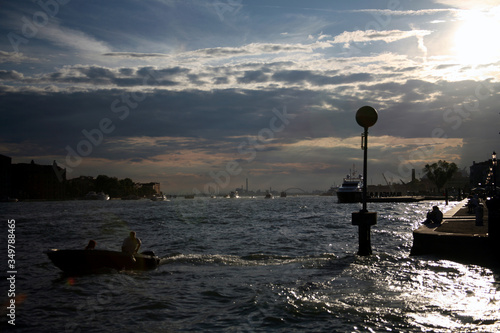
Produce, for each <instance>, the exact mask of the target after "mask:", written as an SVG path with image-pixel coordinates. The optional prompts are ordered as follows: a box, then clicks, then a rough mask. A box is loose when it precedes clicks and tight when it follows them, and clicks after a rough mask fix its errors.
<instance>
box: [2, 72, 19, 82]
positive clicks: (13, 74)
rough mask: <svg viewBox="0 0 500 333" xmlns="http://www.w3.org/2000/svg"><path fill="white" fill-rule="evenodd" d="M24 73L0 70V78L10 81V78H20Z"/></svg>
mask: <svg viewBox="0 0 500 333" xmlns="http://www.w3.org/2000/svg"><path fill="white" fill-rule="evenodd" d="M23 78H24V75H23V74H22V73H19V72H16V71H6V70H0V80H5V81H11V80H22V79H23Z"/></svg>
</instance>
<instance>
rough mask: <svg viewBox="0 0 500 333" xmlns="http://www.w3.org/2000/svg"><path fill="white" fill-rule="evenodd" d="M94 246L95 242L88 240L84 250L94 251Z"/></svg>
mask: <svg viewBox="0 0 500 333" xmlns="http://www.w3.org/2000/svg"><path fill="white" fill-rule="evenodd" d="M96 245H97V242H96V241H95V240H90V241H89V243H88V244H87V246H86V247H85V250H94V249H95V246H96Z"/></svg>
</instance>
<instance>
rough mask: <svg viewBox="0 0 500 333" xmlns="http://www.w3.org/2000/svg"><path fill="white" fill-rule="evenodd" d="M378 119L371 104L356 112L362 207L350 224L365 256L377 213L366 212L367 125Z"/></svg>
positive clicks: (353, 215)
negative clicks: (360, 129) (355, 228)
mask: <svg viewBox="0 0 500 333" xmlns="http://www.w3.org/2000/svg"><path fill="white" fill-rule="evenodd" d="M377 119H378V113H377V110H375V109H374V108H372V107H371V106H363V107H361V108H359V110H358V111H357V112H356V122H357V123H358V125H360V126H361V127H363V129H364V132H363V141H362V143H363V147H362V149H363V150H364V154H363V155H364V156H363V209H361V210H360V211H359V212H355V213H352V224H353V225H357V226H358V233H359V250H358V255H360V256H367V255H371V254H372V248H371V236H370V227H371V226H372V225H375V224H377V213H376V212H368V210H367V208H366V201H367V194H366V192H367V191H366V189H367V183H366V180H367V179H368V176H367V169H368V127H371V126H373V125H375V123H376V122H377Z"/></svg>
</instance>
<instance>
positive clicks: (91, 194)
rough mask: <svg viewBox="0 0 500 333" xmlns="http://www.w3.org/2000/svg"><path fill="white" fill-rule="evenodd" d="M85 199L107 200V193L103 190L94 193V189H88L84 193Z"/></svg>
mask: <svg viewBox="0 0 500 333" xmlns="http://www.w3.org/2000/svg"><path fill="white" fill-rule="evenodd" d="M85 200H109V195H107V194H106V193H104V192H99V193H96V192H94V191H90V192H89V193H87V195H85Z"/></svg>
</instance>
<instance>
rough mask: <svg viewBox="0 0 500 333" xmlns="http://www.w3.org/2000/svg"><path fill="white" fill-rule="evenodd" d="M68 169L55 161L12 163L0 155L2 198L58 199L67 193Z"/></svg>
mask: <svg viewBox="0 0 500 333" xmlns="http://www.w3.org/2000/svg"><path fill="white" fill-rule="evenodd" d="M65 182H66V170H65V169H62V168H61V167H59V166H58V165H57V163H56V162H55V161H54V163H53V164H52V165H40V164H36V163H35V161H31V163H18V164H12V159H11V158H10V157H8V156H4V155H0V197H1V199H2V200H6V199H8V198H16V199H19V200H57V199H64V198H65V195H66V187H65Z"/></svg>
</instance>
